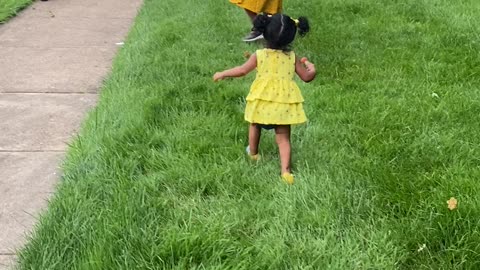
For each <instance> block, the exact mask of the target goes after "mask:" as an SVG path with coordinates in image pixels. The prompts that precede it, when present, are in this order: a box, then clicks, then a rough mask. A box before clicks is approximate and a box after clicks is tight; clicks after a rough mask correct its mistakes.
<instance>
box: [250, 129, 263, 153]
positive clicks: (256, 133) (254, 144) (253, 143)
mask: <svg viewBox="0 0 480 270" xmlns="http://www.w3.org/2000/svg"><path fill="white" fill-rule="evenodd" d="M261 134H262V129H261V128H260V126H259V125H258V124H255V123H251V124H250V128H249V130H248V149H249V153H248V154H249V155H250V157H251V158H252V159H255V160H256V159H258V145H259V143H260V136H261Z"/></svg>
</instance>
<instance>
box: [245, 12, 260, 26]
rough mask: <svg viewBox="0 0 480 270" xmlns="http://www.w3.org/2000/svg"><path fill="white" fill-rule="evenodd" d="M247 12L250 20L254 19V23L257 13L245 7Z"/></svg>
mask: <svg viewBox="0 0 480 270" xmlns="http://www.w3.org/2000/svg"><path fill="white" fill-rule="evenodd" d="M245 12H246V13H247V15H248V17H249V18H250V21H252V23H253V20H255V17H257V13H255V12H253V11H250V10H248V9H245Z"/></svg>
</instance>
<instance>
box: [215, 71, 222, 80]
mask: <svg viewBox="0 0 480 270" xmlns="http://www.w3.org/2000/svg"><path fill="white" fill-rule="evenodd" d="M221 79H223V75H222V72H216V73H215V74H213V81H214V82H218V81H219V80H221Z"/></svg>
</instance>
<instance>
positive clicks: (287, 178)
mask: <svg viewBox="0 0 480 270" xmlns="http://www.w3.org/2000/svg"><path fill="white" fill-rule="evenodd" d="M282 180H283V182H285V183H287V184H289V185H293V182H294V177H293V174H291V173H289V172H284V173H283V174H282Z"/></svg>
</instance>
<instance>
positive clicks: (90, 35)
mask: <svg viewBox="0 0 480 270" xmlns="http://www.w3.org/2000/svg"><path fill="white" fill-rule="evenodd" d="M130 22H131V19H103V18H102V19H101V18H93V19H91V18H55V17H54V18H40V17H38V18H31V19H29V20H15V21H13V22H12V23H11V24H7V25H6V26H5V27H4V28H5V29H4V31H2V32H0V47H37V48H38V47H40V48H45V47H48V48H69V47H98V46H110V47H115V44H116V43H118V42H122V41H123V40H124V35H125V34H126V33H127V32H128V29H129V26H130Z"/></svg>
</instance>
